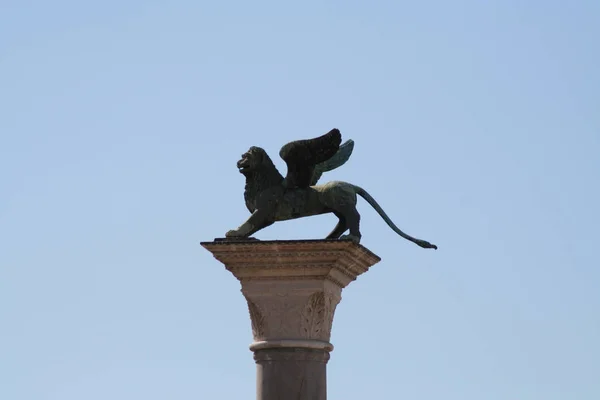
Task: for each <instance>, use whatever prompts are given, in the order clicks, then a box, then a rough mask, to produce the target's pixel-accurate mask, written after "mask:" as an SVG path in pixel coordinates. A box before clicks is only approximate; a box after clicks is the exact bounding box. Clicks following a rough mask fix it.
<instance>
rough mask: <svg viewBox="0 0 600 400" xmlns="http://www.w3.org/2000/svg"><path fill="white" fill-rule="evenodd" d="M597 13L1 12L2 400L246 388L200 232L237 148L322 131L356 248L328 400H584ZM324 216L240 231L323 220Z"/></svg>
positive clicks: (214, 212) (212, 394)
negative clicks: (364, 263) (335, 150)
mask: <svg viewBox="0 0 600 400" xmlns="http://www.w3.org/2000/svg"><path fill="white" fill-rule="evenodd" d="M599 18H600V3H598V2H597V1H592V0H590V1H570V2H563V1H552V0H550V1H538V0H529V1H496V2H483V1H453V2H449V1H422V2H404V1H387V2H382V1H373V2H357V1H344V2H342V1H326V2H317V1H305V2H301V3H285V2H274V1H273V2H266V1H259V2H241V1H237V2H202V1H200V2H198V1H187V0H174V1H171V2H164V1H152V0H151V1H144V2H142V1H137V0H135V1H127V2H122V1H114V0H107V1H103V2H95V3H90V2H81V1H65V0H56V1H52V2H48V1H39V0H38V1H15V0H4V1H3V2H2V3H1V4H0V183H1V184H0V321H1V324H2V325H1V329H0V377H1V378H0V398H2V399H7V400H8V399H10V400H29V399H32V400H50V399H52V400H80V399H86V400H95V399H102V400H104V399H114V400H120V399H132V398H140V399H141V398H144V399H148V400H151V399H161V400H162V399H178V400H179V399H239V398H253V396H254V387H255V370H254V361H253V360H252V355H251V352H250V351H249V350H248V345H249V344H250V342H251V331H250V322H249V319H248V311H247V308H246V305H245V301H244V299H243V297H242V295H241V294H240V292H239V283H238V282H237V281H236V280H235V279H234V278H233V276H231V274H230V273H229V272H227V271H226V270H225V269H224V268H223V266H222V265H221V264H219V263H218V262H217V261H216V260H214V259H213V258H212V256H211V255H210V253H208V252H207V251H206V250H204V249H203V248H201V247H200V246H199V244H198V243H199V242H200V241H205V240H211V239H213V238H215V237H220V236H223V235H224V233H225V232H226V231H227V230H229V229H232V228H235V227H237V226H238V225H239V224H240V223H241V222H242V221H244V219H245V218H246V217H247V210H246V209H245V206H244V202H243V196H242V193H243V184H244V180H243V177H242V176H241V175H240V174H239V173H238V172H237V169H236V167H235V162H236V161H237V160H238V158H239V155H240V154H241V153H242V152H243V151H245V150H246V149H247V148H248V147H249V146H251V145H257V146H261V147H263V148H265V149H266V150H267V151H269V152H270V153H271V155H272V156H273V159H274V160H275V162H276V164H277V166H278V167H279V168H280V171H281V172H283V173H285V164H284V163H283V162H282V161H281V160H280V159H279V158H278V156H277V152H278V150H279V148H280V147H281V146H282V145H283V144H285V143H287V142H288V141H291V140H295V139H301V138H309V137H314V136H317V135H320V134H322V133H325V132H327V131H328V130H330V129H331V128H334V127H337V128H339V129H340V130H341V131H342V134H343V137H344V139H348V138H352V139H354V140H355V142H356V147H355V150H354V154H353V155H352V158H351V159H350V161H349V162H348V163H347V164H346V165H344V166H343V167H342V168H340V169H339V170H336V171H333V172H331V173H328V174H326V175H325V176H324V177H323V178H322V180H323V181H326V180H331V179H341V180H346V181H350V182H353V183H356V184H358V185H360V186H363V187H364V188H365V189H367V190H368V191H369V192H370V193H371V194H372V195H374V197H375V198H376V199H377V200H378V201H379V202H380V203H381V205H382V206H383V207H384V209H385V210H386V211H387V212H388V214H389V215H390V216H391V217H392V219H393V220H394V221H395V222H396V223H397V224H398V225H399V226H400V227H401V229H403V230H405V231H406V232H408V233H410V234H412V235H414V236H417V237H422V238H424V239H427V240H430V241H432V242H434V243H436V244H437V245H438V246H439V250H438V251H430V250H423V249H421V248H419V247H417V246H415V245H414V244H412V243H409V242H407V241H405V240H403V239H401V238H399V237H398V236H396V234H395V233H393V232H392V231H391V230H390V229H389V228H388V227H387V226H386V225H385V223H384V222H383V221H382V220H381V219H380V218H379V216H378V215H377V214H376V213H375V212H374V211H373V210H372V209H371V208H370V207H369V206H368V204H367V203H366V202H364V201H361V202H360V203H359V211H360V212H361V214H362V233H363V241H362V243H363V244H364V245H365V246H367V247H368V248H369V249H370V250H372V251H373V252H375V253H376V254H378V255H379V256H381V257H382V261H381V263H379V264H377V265H376V266H374V267H373V268H372V270H371V271H369V273H367V274H365V275H363V276H361V277H360V278H359V279H358V280H357V281H356V282H353V283H352V284H351V285H350V286H349V287H348V288H347V289H345V291H344V293H343V300H342V303H341V304H340V306H339V307H338V309H337V312H336V317H335V322H334V327H333V334H332V342H333V344H334V345H335V350H334V351H333V353H332V358H331V361H330V363H329V367H328V386H329V388H328V391H329V397H330V398H332V399H348V400H352V399H365V398H382V399H396V398H398V399H400V398H407V399H423V400H433V399H439V398H444V399H446V400H480V399H485V400H507V399H510V400H512V399H514V400H565V399H577V400H593V399H598V398H600V380H598V375H599V372H600V340H599V339H600V312H599V309H600V291H599V290H598V288H599V284H600V272H599V268H598V267H599V266H600V257H599V256H598V253H597V250H596V249H597V248H598V241H599V239H600V235H599V234H598V225H599V223H600V212H599V207H598V204H600V186H599V182H600V133H599V132H600V116H599V113H598V109H599V104H600V95H599V92H600V76H599V74H598V71H600V56H599V51H598V44H597V42H598V37H600V28H599V25H598V20H599ZM333 225H335V217H333V216H319V217H313V218H310V219H304V220H299V221H291V222H286V223H280V224H276V225H274V226H272V227H270V228H268V229H266V230H264V231H262V232H260V233H259V234H258V235H257V237H259V238H261V239H293V238H298V239H304V238H320V237H323V236H325V235H326V234H327V233H328V232H329V231H330V230H331V228H332V227H333Z"/></svg>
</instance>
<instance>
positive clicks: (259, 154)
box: [237, 146, 272, 175]
mask: <svg viewBox="0 0 600 400" xmlns="http://www.w3.org/2000/svg"><path fill="white" fill-rule="evenodd" d="M267 160H268V161H270V159H269V156H268V155H267V152H266V151H264V150H263V149H261V148H260V147H255V146H252V147H250V149H249V150H248V151H247V152H245V153H244V154H242V158H241V159H240V160H239V161H238V162H237V167H238V169H239V170H240V173H242V174H244V175H247V174H250V173H252V172H256V171H257V170H258V169H259V168H260V167H261V166H262V165H263V164H264V163H265V161H267ZM271 164H272V162H271Z"/></svg>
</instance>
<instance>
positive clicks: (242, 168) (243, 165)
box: [237, 157, 250, 172]
mask: <svg viewBox="0 0 600 400" xmlns="http://www.w3.org/2000/svg"><path fill="white" fill-rule="evenodd" d="M237 167H238V169H239V170H240V172H244V171H246V170H247V169H248V168H250V162H249V161H248V159H247V158H245V157H244V158H242V159H241V160H240V161H238V162H237Z"/></svg>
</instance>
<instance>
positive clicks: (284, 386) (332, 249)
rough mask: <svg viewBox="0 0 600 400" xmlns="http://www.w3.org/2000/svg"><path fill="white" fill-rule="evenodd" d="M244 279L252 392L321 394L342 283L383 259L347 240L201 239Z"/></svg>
mask: <svg viewBox="0 0 600 400" xmlns="http://www.w3.org/2000/svg"><path fill="white" fill-rule="evenodd" d="M202 246H204V247H205V248H206V249H208V250H209V251H210V252H211V253H212V254H213V255H214V257H215V258H216V259H217V260H219V261H221V262H222V263H223V264H224V265H225V267H226V268H227V269H228V270H229V271H231V273H232V274H233V275H234V276H235V277H236V278H237V279H238V280H239V281H240V282H241V286H242V290H241V291H242V293H243V295H244V297H245V298H246V301H247V303H248V310H249V314H250V319H251V323H252V334H253V336H254V342H253V343H252V345H251V346H250V349H251V350H252V351H254V354H255V360H256V362H257V399H261V400H274V399H287V398H290V399H298V400H303V399H307V400H308V399H311V400H312V399H319V400H324V399H325V398H326V379H325V376H326V363H327V360H328V359H329V352H330V351H331V350H332V349H333V346H332V345H331V343H329V340H330V338H331V328H332V325H333V317H334V313H335V309H336V306H337V305H338V303H339V302H340V300H341V293H342V289H343V288H344V287H346V286H347V285H348V284H349V283H350V282H352V281H353V280H355V279H356V278H357V277H358V276H359V275H361V274H363V273H365V272H367V271H368V269H369V268H370V267H371V266H372V265H374V264H376V263H377V262H379V261H380V258H379V257H378V256H376V255H375V254H373V253H371V252H370V251H369V250H368V249H366V248H365V247H363V246H361V245H360V244H357V243H355V242H353V241H350V240H290V241H257V240H248V241H223V240H215V241H214V242H205V243H202Z"/></svg>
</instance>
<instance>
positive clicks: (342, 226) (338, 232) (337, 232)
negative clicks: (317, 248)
mask: <svg viewBox="0 0 600 400" xmlns="http://www.w3.org/2000/svg"><path fill="white" fill-rule="evenodd" d="M336 216H337V217H338V218H339V219H340V220H339V221H338V223H337V225H336V226H335V228H333V230H332V231H331V233H330V234H329V235H327V238H326V239H339V237H340V236H342V233H344V232H346V230H347V229H348V227H347V226H346V218H344V216H343V215H342V214H338V213H336Z"/></svg>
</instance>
